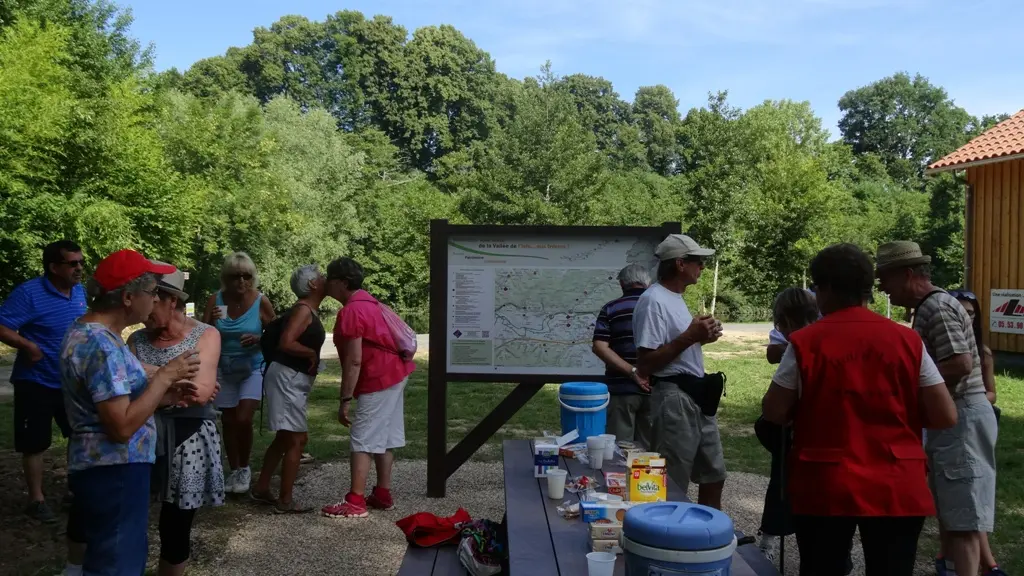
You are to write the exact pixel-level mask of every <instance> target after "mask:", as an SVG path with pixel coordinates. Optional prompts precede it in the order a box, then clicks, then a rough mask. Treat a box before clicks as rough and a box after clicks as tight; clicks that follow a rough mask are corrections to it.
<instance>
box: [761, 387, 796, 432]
mask: <svg viewBox="0 0 1024 576" xmlns="http://www.w3.org/2000/svg"><path fill="white" fill-rule="evenodd" d="M798 400H799V395H798V394H797V391H796V390H790V389H788V388H783V387H782V386H779V385H778V384H776V383H775V382H772V383H771V385H769V386H768V391H767V392H765V394H764V398H762V399H761V413H762V415H763V416H764V419H765V420H767V421H769V422H772V423H775V424H779V425H782V426H785V425H787V424H789V423H790V422H792V421H793V415H794V413H795V412H796V404H797V401H798Z"/></svg>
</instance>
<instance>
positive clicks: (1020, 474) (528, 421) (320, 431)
mask: <svg viewBox="0 0 1024 576" xmlns="http://www.w3.org/2000/svg"><path fill="white" fill-rule="evenodd" d="M763 350H764V348H763V347H762V346H761V345H760V343H758V342H756V341H754V340H749V339H748V340H733V341H729V342H721V343H719V344H716V345H714V346H709V347H708V348H707V349H706V352H707V354H706V356H707V368H708V370H709V371H723V372H725V373H726V375H727V376H728V383H727V387H726V397H725V398H724V400H723V404H722V408H721V409H720V411H719V423H720V425H721V428H722V439H723V443H724V448H725V455H726V459H727V464H728V467H729V469H730V470H735V471H745V472H755V473H760V474H767V473H768V455H767V453H766V452H765V451H764V450H763V449H762V448H761V446H760V444H759V443H758V442H757V439H756V438H755V437H754V435H753V426H752V424H753V422H754V420H755V419H756V418H757V415H758V414H759V413H760V401H761V396H762V394H763V393H764V390H765V388H766V386H767V385H768V382H769V381H770V380H771V375H772V372H773V369H772V367H771V366H769V365H768V364H767V362H765V360H764V357H763ZM329 365H330V366H331V368H330V369H329V370H328V371H327V373H325V374H323V375H322V376H321V377H320V378H319V379H318V381H317V385H316V387H315V388H314V391H313V393H312V397H311V401H310V407H309V424H310V443H309V445H308V451H309V452H310V453H312V454H313V455H314V456H316V458H317V459H318V460H321V461H323V460H341V459H345V458H347V454H348V430H347V429H346V428H344V427H343V426H341V425H340V424H338V422H337V407H338V386H339V380H340V376H339V372H338V364H337V362H336V361H331V362H329ZM426 375H427V365H426V362H421V363H420V364H419V367H418V369H417V370H416V372H414V373H413V376H412V378H411V380H410V384H409V387H408V390H407V392H406V400H405V401H406V409H405V412H406V438H407V441H408V445H407V446H406V447H405V448H403V449H402V450H401V451H399V454H398V456H399V457H400V458H405V459H423V458H426V451H427V444H426V436H427V434H426V431H427V384H426ZM998 386H999V398H1000V400H999V404H1000V406H1001V407H1002V409H1003V417H1002V423H1001V428H1000V438H999V444H998V459H999V484H998V493H997V498H998V503H997V510H998V518H997V526H996V532H995V534H994V535H993V547H994V549H995V551H996V556H997V558H998V559H999V560H1000V561H1001V562H1002V564H1003V566H1004V568H1006V569H1007V571H1009V572H1010V573H1020V572H1024V546H1022V543H1024V542H1022V537H1021V535H1022V534H1024V378H1022V377H1021V376H1020V375H1017V376H1016V377H1015V376H1013V375H1010V374H1005V373H1004V374H1002V375H1000V376H999V377H998ZM512 388H514V385H511V384H484V383H451V384H449V386H448V390H449V397H448V428H449V437H448V442H449V446H453V445H454V444H455V443H457V442H458V441H459V440H461V439H462V437H463V436H464V435H465V433H466V432H468V431H469V430H470V429H472V428H473V426H475V425H476V423H477V422H479V420H480V419H481V418H482V417H483V416H484V415H486V414H487V413H488V412H489V411H490V410H491V409H492V408H493V407H494V406H496V405H497V404H498V403H499V402H500V401H501V400H502V399H503V398H504V397H505V396H506V395H507V394H508V393H509V392H510V391H511V390H512ZM556 395H557V386H555V385H548V386H546V387H544V389H542V390H541V391H539V392H538V393H537V395H536V396H535V397H534V398H533V399H532V400H531V401H530V402H529V403H528V404H527V405H526V406H525V407H524V408H523V409H522V410H520V411H519V413H518V414H516V416H515V417H514V418H512V420H511V421H509V423H508V424H506V425H505V426H504V427H503V428H502V429H501V430H500V431H499V432H498V433H497V434H496V435H495V436H494V437H493V438H492V439H491V440H490V441H489V442H488V443H487V444H486V445H485V446H484V447H483V448H482V449H481V450H480V451H479V452H478V453H477V454H476V455H475V456H474V458H475V459H477V460H489V461H495V460H499V459H500V458H501V441H502V440H504V439H506V438H530V437H533V436H535V435H537V434H539V433H541V432H543V431H545V430H547V431H559V430H560V425H559V412H558V403H557V401H556ZM255 438H256V440H255V443H254V447H253V457H254V462H253V467H254V468H258V466H259V460H260V459H261V458H262V455H263V451H264V450H265V449H266V446H267V444H268V443H269V442H270V440H271V439H272V438H273V434H272V433H271V432H269V431H266V430H264V431H263V433H262V434H260V433H259V432H257V434H256V437H255ZM63 452H64V444H63V442H55V444H54V447H53V448H51V450H50V454H49V458H48V460H49V462H50V466H48V469H49V468H50V467H52V468H54V473H50V472H48V473H47V477H48V478H49V477H51V476H54V475H56V476H58V477H59V476H61V475H62V467H63ZM0 457H2V461H0V517H5V518H4V519H3V520H0V539H2V540H4V541H8V537H12V538H13V537H14V536H18V542H20V543H25V544H26V547H28V549H27V550H26V551H25V552H24V553H19V555H17V557H14V556H15V555H7V554H5V555H2V556H4V557H6V558H0V573H9V574H34V573H37V570H38V569H39V567H40V565H41V564H49V565H50V566H55V565H56V566H59V558H60V557H61V556H62V555H63V549H62V542H61V539H60V537H58V536H56V535H55V533H54V532H53V530H51V529H49V528H42V527H38V526H30V527H28V528H27V533H26V525H25V524H24V523H23V522H21V521H20V520H18V518H17V513H18V511H19V510H20V507H21V505H22V501H21V499H22V498H23V491H24V488H23V485H22V483H21V482H22V481H21V474H20V459H19V458H17V456H16V455H15V454H14V453H13V438H12V405H11V403H10V401H0ZM62 483H63V480H62V479H59V480H58V484H54V483H52V482H49V481H48V486H47V490H48V494H49V497H50V498H59V496H60V495H61V494H62V490H63V487H62ZM425 483H426V482H425V479H424V490H426V485H425ZM232 508H237V507H235V506H227V507H224V508H222V509H220V510H221V511H223V513H225V514H230V513H231V509H232ZM219 514H220V512H218V515H219ZM213 516H214V515H213V514H210V515H209V516H206V518H212V517H213ZM204 521H205V520H204ZM224 525H225V529H226V530H228V529H230V528H229V527H230V526H231V523H229V522H225V523H224ZM37 540H45V541H47V542H49V544H48V545H45V546H42V545H41V546H36V547H34V548H33V547H31V546H30V543H31V542H34V541H37ZM19 549H20V548H19ZM934 550H935V544H934V539H932V538H928V537H925V538H922V542H921V553H922V554H931V553H934ZM55 555H56V557H54V556H55ZM47 556H49V558H47Z"/></svg>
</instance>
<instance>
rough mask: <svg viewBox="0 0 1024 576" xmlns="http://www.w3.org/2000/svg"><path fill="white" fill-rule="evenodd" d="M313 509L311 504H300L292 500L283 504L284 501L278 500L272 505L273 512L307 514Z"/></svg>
mask: <svg viewBox="0 0 1024 576" xmlns="http://www.w3.org/2000/svg"><path fill="white" fill-rule="evenodd" d="M312 511H313V507H312V506H302V505H300V504H298V503H296V502H295V500H292V501H291V502H289V503H287V504H285V503H284V502H280V501H278V502H277V504H275V505H274V514H308V513H309V512H312Z"/></svg>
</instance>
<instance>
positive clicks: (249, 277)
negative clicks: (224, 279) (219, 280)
mask: <svg viewBox="0 0 1024 576" xmlns="http://www.w3.org/2000/svg"><path fill="white" fill-rule="evenodd" d="M228 278H231V279H232V280H246V281H248V280H252V274H249V273H248V272H239V273H238V274H230V275H229V276H228Z"/></svg>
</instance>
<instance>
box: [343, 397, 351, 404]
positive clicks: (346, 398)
mask: <svg viewBox="0 0 1024 576" xmlns="http://www.w3.org/2000/svg"><path fill="white" fill-rule="evenodd" d="M351 401H352V397H351V396H346V397H344V398H342V399H341V403H342V404H344V403H345V402H351Z"/></svg>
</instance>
